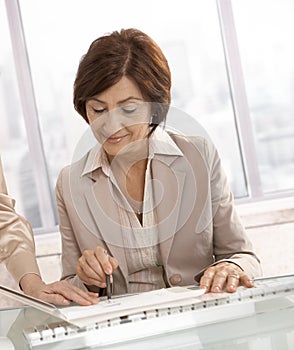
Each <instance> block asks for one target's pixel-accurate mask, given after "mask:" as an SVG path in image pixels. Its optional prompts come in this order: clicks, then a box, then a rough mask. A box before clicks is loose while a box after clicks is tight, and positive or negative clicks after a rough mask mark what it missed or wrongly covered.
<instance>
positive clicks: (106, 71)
mask: <svg viewBox="0 0 294 350" xmlns="http://www.w3.org/2000/svg"><path fill="white" fill-rule="evenodd" d="M170 88H171V77H170V70H169V67H168V63H167V61H166V59H165V57H164V55H163V53H162V51H161V50H160V48H159V47H158V46H157V45H156V43H155V42H154V41H153V40H152V39H151V38H150V37H148V36H147V35H146V34H144V33H142V32H141V31H139V30H136V29H127V30H121V31H120V32H113V33H112V34H110V35H106V36H103V37H101V38H98V39H97V40H95V41H94V42H93V43H92V44H91V46H90V48H89V50H88V52H87V53H86V55H85V56H84V57H83V58H82V60H81V62H80V65H79V69H78V72H77V76H76V80H75V84H74V106H75V108H76V110H77V111H78V112H79V114H80V115H81V116H82V117H83V118H84V119H85V121H86V122H87V123H89V124H90V126H91V128H92V131H93V133H94V135H95V137H96V139H97V141H98V143H97V145H96V146H95V147H94V148H93V149H91V150H90V151H89V152H88V153H87V154H86V155H85V156H84V157H83V158H82V159H80V160H79V161H77V162H75V163H73V164H72V165H71V166H68V167H66V168H64V169H63V170H62V171H61V173H60V176H59V178H58V181H57V186H56V194H57V203H58V210H59V219H60V232H61V235H62V247H63V252H62V265H63V277H62V278H63V279H67V280H69V281H71V283H73V284H76V285H78V286H80V287H84V288H85V287H86V288H87V289H88V290H91V291H99V290H100V288H105V286H106V284H105V275H106V274H110V275H112V278H113V288H114V290H113V292H114V294H121V293H131V292H139V291H148V290H151V289H157V288H162V287H169V286H174V285H189V284H193V283H195V281H194V278H196V280H198V281H199V280H200V287H201V288H206V290H207V291H212V292H220V291H221V290H223V289H224V288H225V289H226V290H227V291H228V292H234V291H235V290H236V287H237V286H238V285H240V284H242V285H245V286H247V287H252V286H253V281H252V278H253V277H254V276H256V275H258V274H260V266H259V261H258V259H257V257H256V256H255V254H254V252H253V250H252V246H251V243H250V242H249V240H248V238H247V236H246V234H245V231H244V228H243V227H242V225H241V222H240V220H239V218H238V216H237V214H236V212H235V210H234V207H233V198H232V194H231V192H230V190H229V187H228V184H227V180H226V177H225V175H224V173H223V170H222V168H221V165H220V159H219V157H218V154H217V152H216V150H215V148H214V146H213V145H212V144H211V142H210V141H209V140H206V139H204V138H202V137H197V136H195V137H185V136H180V135H176V134H173V133H167V132H166V131H164V129H163V128H161V126H159V124H164V123H165V119H166V114H167V112H168V108H169V104H170ZM196 274H197V276H195V275H196Z"/></svg>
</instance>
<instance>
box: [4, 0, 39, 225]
mask: <svg viewBox="0 0 294 350" xmlns="http://www.w3.org/2000/svg"><path fill="white" fill-rule="evenodd" d="M0 124H1V127H0V155H1V159H2V165H3V168H4V172H5V178H6V182H7V187H8V191H9V193H10V195H11V196H13V197H14V198H15V199H16V210H17V211H18V212H19V213H21V214H23V215H24V216H25V217H26V218H27V219H28V220H29V222H30V223H31V225H32V226H33V227H34V228H36V227H40V226H41V219H40V212H39V206H38V199H37V192H36V185H35V180H34V175H33V170H32V162H31V158H30V153H29V149H28V142H27V138H26V131H25V126H24V118H23V114H22V110H21V104H20V99H19V93H18V87H17V80H16V73H15V70H14V60H13V54H12V47H11V41H10V35H9V30H8V23H7V18H6V9H5V4H4V1H3V0H0Z"/></svg>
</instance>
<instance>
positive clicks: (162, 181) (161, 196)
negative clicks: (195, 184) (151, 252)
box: [151, 156, 186, 266]
mask: <svg viewBox="0 0 294 350" xmlns="http://www.w3.org/2000/svg"><path fill="white" fill-rule="evenodd" d="M176 158H178V156H176V157H175V156H161V157H160V159H154V160H152V168H151V169H152V176H153V181H154V183H153V190H154V195H153V196H154V206H155V210H156V214H157V221H158V231H159V238H158V239H159V245H160V252H161V256H162V259H163V264H164V266H166V264H167V259H168V256H169V252H170V249H171V246H172V243H173V240H174V236H175V233H176V232H177V228H178V225H179V212H180V208H181V202H182V193H183V187H184V184H185V177H186V174H185V172H183V171H181V170H178V169H175V168H173V167H172V166H171V163H172V162H173V161H174V160H175V159H176Z"/></svg>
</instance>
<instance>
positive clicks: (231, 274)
mask: <svg viewBox="0 0 294 350" xmlns="http://www.w3.org/2000/svg"><path fill="white" fill-rule="evenodd" d="M228 277H232V278H236V279H239V278H240V276H239V275H238V274H237V273H230V274H229V275H228Z"/></svg>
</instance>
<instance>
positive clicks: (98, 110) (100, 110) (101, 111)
mask: <svg viewBox="0 0 294 350" xmlns="http://www.w3.org/2000/svg"><path fill="white" fill-rule="evenodd" d="M93 111H94V112H95V113H98V114H101V113H103V112H105V108H93Z"/></svg>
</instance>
